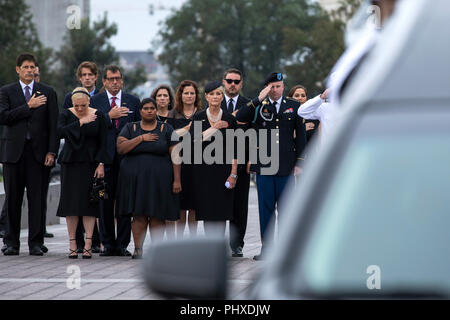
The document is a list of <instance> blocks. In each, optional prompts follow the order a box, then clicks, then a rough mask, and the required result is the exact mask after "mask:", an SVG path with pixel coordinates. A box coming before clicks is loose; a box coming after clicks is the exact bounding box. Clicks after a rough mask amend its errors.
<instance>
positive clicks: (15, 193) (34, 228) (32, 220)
mask: <svg viewBox="0 0 450 320" xmlns="http://www.w3.org/2000/svg"><path fill="white" fill-rule="evenodd" d="M49 174H50V168H48V167H46V166H44V165H43V164H41V163H39V162H37V161H36V159H35V158H34V154H33V148H32V146H31V142H30V141H27V142H26V143H25V146H24V150H23V153H22V157H21V158H20V160H19V161H18V162H17V163H14V164H11V163H5V164H4V165H3V179H4V181H3V183H4V186H5V201H6V212H7V215H6V220H7V228H6V235H5V239H4V242H5V244H6V245H7V246H9V247H13V248H16V249H19V248H20V220H21V215H22V202H23V194H24V191H25V188H26V189H27V199H28V247H29V248H33V247H36V246H37V247H41V246H42V244H43V243H44V226H45V214H44V210H45V208H46V201H47V199H46V196H47V192H46V190H47V188H48V176H49Z"/></svg>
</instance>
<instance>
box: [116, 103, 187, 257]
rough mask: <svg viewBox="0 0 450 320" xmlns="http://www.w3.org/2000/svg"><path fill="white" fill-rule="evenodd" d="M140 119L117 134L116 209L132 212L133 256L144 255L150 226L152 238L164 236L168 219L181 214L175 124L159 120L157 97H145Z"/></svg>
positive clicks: (174, 219) (125, 213) (173, 218)
mask: <svg viewBox="0 0 450 320" xmlns="http://www.w3.org/2000/svg"><path fill="white" fill-rule="evenodd" d="M140 108H141V109H140V112H141V118H142V120H141V121H139V122H131V123H128V124H127V125H126V126H125V127H124V128H123V129H122V131H121V132H120V134H119V137H118V138H117V152H118V153H119V154H121V155H124V158H123V160H122V162H121V164H120V173H119V181H118V185H117V203H116V210H117V214H118V215H125V216H133V222H132V226H131V228H132V232H133V238H134V247H135V249H134V254H133V259H137V258H141V257H142V246H143V244H144V240H145V234H146V233H147V226H148V227H149V230H150V236H151V237H152V240H153V241H155V240H160V239H162V237H164V225H165V221H166V220H171V221H176V220H178V218H179V210H180V209H179V199H178V193H179V192H180V191H181V182H180V165H176V164H172V161H171V157H170V154H171V152H172V149H173V147H174V146H175V144H177V143H178V142H176V141H171V137H172V133H173V131H174V130H173V128H172V126H171V125H170V124H167V123H163V122H160V121H157V120H156V112H157V111H156V101H155V100H153V99H152V98H146V99H144V100H142V102H141V106H140Z"/></svg>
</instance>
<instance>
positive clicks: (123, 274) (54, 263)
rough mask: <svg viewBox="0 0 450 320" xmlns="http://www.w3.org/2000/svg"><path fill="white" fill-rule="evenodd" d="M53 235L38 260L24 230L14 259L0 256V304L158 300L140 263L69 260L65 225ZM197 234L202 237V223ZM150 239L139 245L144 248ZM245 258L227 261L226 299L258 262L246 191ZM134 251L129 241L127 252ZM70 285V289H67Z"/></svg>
mask: <svg viewBox="0 0 450 320" xmlns="http://www.w3.org/2000/svg"><path fill="white" fill-rule="evenodd" d="M47 230H48V232H51V233H53V234H54V235H55V237H54V238H50V239H46V241H45V244H46V246H47V247H48V249H49V252H48V253H47V254H45V255H44V256H43V257H35V256H30V255H29V253H28V247H27V232H28V231H27V230H23V231H22V234H21V243H22V247H21V251H20V255H19V256H4V255H3V254H1V255H0V300H19V299H20V300H109V299H113V300H154V299H161V297H160V296H158V295H156V294H155V293H152V292H149V291H148V289H147V288H146V286H145V284H144V282H143V280H142V276H141V275H142V272H143V271H142V270H141V263H142V260H132V259H130V257H100V256H99V255H98V254H94V255H93V257H92V259H90V260H83V259H80V258H81V257H80V256H79V259H77V260H70V259H68V258H67V254H68V245H69V242H68V236H67V229H66V226H65V224H60V225H53V226H48V227H47ZM199 232H200V233H203V227H202V223H200V227H199ZM149 242H150V240H149V237H148V235H147V240H146V243H145V245H144V250H145V246H148V245H149ZM245 243H246V244H245V248H244V258H230V259H229V267H230V272H229V274H230V279H231V280H230V281H229V298H230V299H242V298H244V292H245V290H246V289H247V287H248V286H249V284H250V283H251V279H252V278H253V277H254V276H255V273H257V272H258V269H259V267H260V266H261V264H262V263H264V262H260V261H254V260H253V259H252V258H253V256H254V255H255V254H258V253H259V250H260V247H261V243H260V236H259V222H258V205H257V196H256V189H255V188H254V187H251V189H250V200H249V221H248V226H247V234H246V237H245ZM128 249H129V250H130V251H133V249H134V245H133V242H131V244H130V246H129V247H128ZM76 272H80V275H81V283H80V288H79V289H76V288H73V289H71V288H68V282H69V287H70V286H73V283H74V282H73V281H72V279H71V278H70V277H73V276H74V275H76ZM70 284H71V285H70Z"/></svg>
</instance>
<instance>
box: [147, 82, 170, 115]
mask: <svg viewBox="0 0 450 320" xmlns="http://www.w3.org/2000/svg"><path fill="white" fill-rule="evenodd" d="M150 98H153V99H154V100H155V101H156V109H157V112H156V120H158V121H161V122H167V116H168V115H169V111H170V110H172V109H173V105H174V101H175V100H174V98H173V93H172V88H171V87H170V86H169V85H167V84H162V85H160V86H158V87H157V88H156V89H155V90H153V92H152V94H151V95H150Z"/></svg>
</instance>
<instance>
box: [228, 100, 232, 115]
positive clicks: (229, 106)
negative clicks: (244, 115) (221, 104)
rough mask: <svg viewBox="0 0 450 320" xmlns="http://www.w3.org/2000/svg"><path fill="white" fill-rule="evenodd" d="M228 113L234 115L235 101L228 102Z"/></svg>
mask: <svg viewBox="0 0 450 320" xmlns="http://www.w3.org/2000/svg"><path fill="white" fill-rule="evenodd" d="M227 111H228V113H233V99H230V100H228V110H227Z"/></svg>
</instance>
